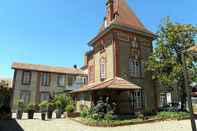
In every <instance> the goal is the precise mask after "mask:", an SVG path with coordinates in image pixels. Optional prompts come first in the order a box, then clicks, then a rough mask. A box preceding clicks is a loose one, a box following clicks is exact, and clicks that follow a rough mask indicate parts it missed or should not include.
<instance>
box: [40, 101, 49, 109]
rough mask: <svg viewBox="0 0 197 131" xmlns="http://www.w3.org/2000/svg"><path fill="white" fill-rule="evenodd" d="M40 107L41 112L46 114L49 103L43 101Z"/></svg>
mask: <svg viewBox="0 0 197 131" xmlns="http://www.w3.org/2000/svg"><path fill="white" fill-rule="evenodd" d="M39 107H40V110H41V112H46V111H47V108H48V101H42V102H41V103H40V104H39Z"/></svg>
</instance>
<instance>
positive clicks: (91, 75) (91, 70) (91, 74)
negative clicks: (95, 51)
mask: <svg viewBox="0 0 197 131" xmlns="http://www.w3.org/2000/svg"><path fill="white" fill-rule="evenodd" d="M88 81H89V82H92V81H94V66H93V65H91V66H89V69H88Z"/></svg>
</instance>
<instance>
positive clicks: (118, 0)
mask: <svg viewBox="0 0 197 131" xmlns="http://www.w3.org/2000/svg"><path fill="white" fill-rule="evenodd" d="M114 14H115V15H116V18H115V19H114V20H113V21H112V22H111V24H113V23H115V24H119V25H124V26H127V27H131V28H134V29H139V30H142V31H146V32H147V31H148V29H146V28H145V27H144V25H143V24H142V22H141V21H140V20H139V19H138V17H137V16H136V15H135V13H134V12H133V10H132V9H131V8H129V6H128V4H127V2H126V1H125V0H114ZM104 29H105V27H104V24H103V25H102V27H101V31H103V30H104Z"/></svg>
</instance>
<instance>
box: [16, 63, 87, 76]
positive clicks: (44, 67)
mask: <svg viewBox="0 0 197 131" xmlns="http://www.w3.org/2000/svg"><path fill="white" fill-rule="evenodd" d="M12 69H21V70H33V71H42V72H52V73H62V74H73V75H86V74H85V72H84V71H82V70H81V69H75V68H65V67H55V66H48V65H38V64H27V63H13V64H12Z"/></svg>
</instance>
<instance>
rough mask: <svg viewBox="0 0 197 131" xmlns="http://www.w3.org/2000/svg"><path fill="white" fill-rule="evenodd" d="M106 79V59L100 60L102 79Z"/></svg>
mask: <svg viewBox="0 0 197 131" xmlns="http://www.w3.org/2000/svg"><path fill="white" fill-rule="evenodd" d="M105 78H106V61H105V58H101V60H100V79H101V80H104V79H105Z"/></svg>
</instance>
